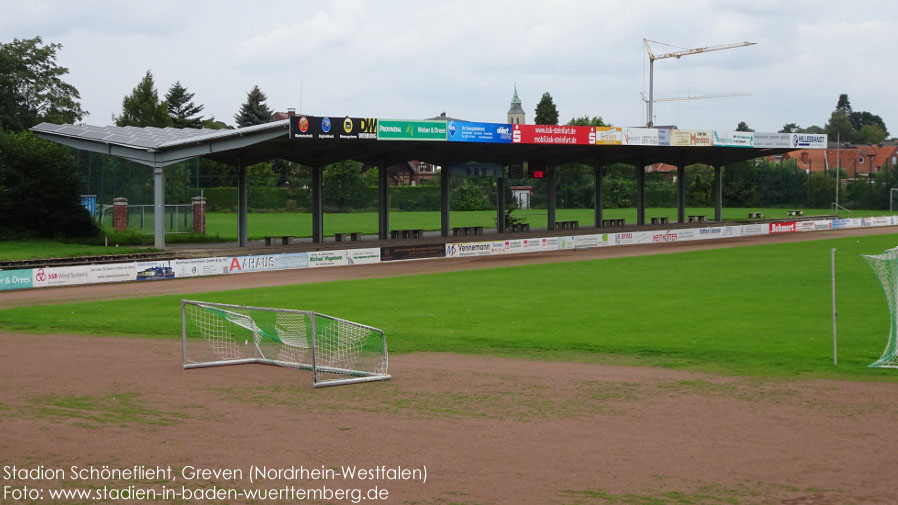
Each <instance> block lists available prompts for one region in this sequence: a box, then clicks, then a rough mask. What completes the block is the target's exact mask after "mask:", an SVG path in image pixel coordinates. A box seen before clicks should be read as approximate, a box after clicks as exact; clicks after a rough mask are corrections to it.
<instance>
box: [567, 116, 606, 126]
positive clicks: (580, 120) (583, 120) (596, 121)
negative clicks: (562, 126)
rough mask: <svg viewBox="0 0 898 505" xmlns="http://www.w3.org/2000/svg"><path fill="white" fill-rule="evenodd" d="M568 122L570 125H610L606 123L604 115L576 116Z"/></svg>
mask: <svg viewBox="0 0 898 505" xmlns="http://www.w3.org/2000/svg"><path fill="white" fill-rule="evenodd" d="M567 124H568V125H570V126H609V125H607V124H605V120H603V119H602V116H592V117H589V116H588V115H583V116H580V117H575V118H573V119H571V120H570V121H568V123H567Z"/></svg>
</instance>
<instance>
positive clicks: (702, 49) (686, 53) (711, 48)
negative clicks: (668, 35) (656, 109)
mask: <svg viewBox="0 0 898 505" xmlns="http://www.w3.org/2000/svg"><path fill="white" fill-rule="evenodd" d="M649 42H655V43H656V44H657V43H660V42H657V41H654V40H648V39H645V38H644V39H642V43H643V44H644V45H645V52H646V53H647V54H648V56H649V101H648V104H649V107H648V117H647V118H646V123H645V124H646V126H648V127H649V128H651V126H652V124H653V122H654V118H653V116H652V114H653V110H652V108H653V107H652V106H653V104H654V102H655V60H663V59H665V58H677V59H679V58H680V57H682V56H689V55H691V54H702V53H709V52H711V51H723V50H724V49H733V48H736V47H745V46H753V45H755V44H756V43H755V42H735V43H732V44H720V45H716V46H707V47H695V48H692V49H683V50H682V51H674V52H672V53H664V54H660V55H658V56H655V53H653V52H652V46H650V45H649Z"/></svg>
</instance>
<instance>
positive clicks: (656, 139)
mask: <svg viewBox="0 0 898 505" xmlns="http://www.w3.org/2000/svg"><path fill="white" fill-rule="evenodd" d="M623 145H626V146H669V145H670V130H667V129H659V128H624V129H623Z"/></svg>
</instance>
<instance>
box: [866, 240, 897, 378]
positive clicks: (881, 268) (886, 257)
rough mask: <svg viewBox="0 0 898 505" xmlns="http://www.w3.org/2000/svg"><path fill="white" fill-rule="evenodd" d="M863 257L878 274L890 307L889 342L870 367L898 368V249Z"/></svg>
mask: <svg viewBox="0 0 898 505" xmlns="http://www.w3.org/2000/svg"><path fill="white" fill-rule="evenodd" d="M862 256H863V257H864V259H865V260H867V263H868V264H869V265H870V268H872V269H873V271H874V272H875V273H876V277H877V278H878V279H879V283H880V284H881V285H882V290H883V291H884V292H885V295H886V303H887V304H888V305H889V341H888V343H887V344H886V349H885V351H883V353H882V356H880V358H879V359H878V360H876V361H875V362H874V363H871V364H870V366H871V367H880V368H898V305H896V304H898V248H895V249H889V250H888V251H886V252H884V253H882V254H876V255H866V254H864V255H862Z"/></svg>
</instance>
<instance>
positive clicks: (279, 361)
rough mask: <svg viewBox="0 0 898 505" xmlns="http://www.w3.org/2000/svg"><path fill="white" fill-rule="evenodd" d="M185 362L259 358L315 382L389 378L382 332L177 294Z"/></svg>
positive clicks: (242, 361)
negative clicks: (302, 373)
mask: <svg viewBox="0 0 898 505" xmlns="http://www.w3.org/2000/svg"><path fill="white" fill-rule="evenodd" d="M181 351H182V365H183V367H184V368H201V367H211V366H223V365H241V364H246V363H263V364H268V365H277V366H283V367H289V368H299V369H303V370H310V371H311V372H312V383H313V385H314V386H315V387H320V386H334V385H339V384H351V383H355V382H369V381H377V380H385V379H389V378H390V375H389V374H388V365H389V359H388V354H387V342H386V337H385V335H384V332H383V331H381V330H379V329H377V328H373V327H371V326H367V325H364V324H360V323H355V322H352V321H347V320H345V319H339V318H336V317H332V316H328V315H325V314H319V313H317V312H312V311H305V310H291V309H275V308H269V307H251V306H245V305H230V304H223V303H211V302H201V301H195V300H181Z"/></svg>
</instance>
